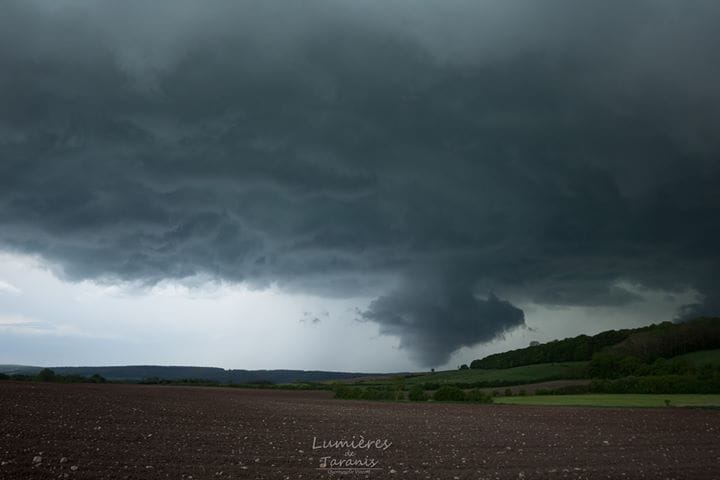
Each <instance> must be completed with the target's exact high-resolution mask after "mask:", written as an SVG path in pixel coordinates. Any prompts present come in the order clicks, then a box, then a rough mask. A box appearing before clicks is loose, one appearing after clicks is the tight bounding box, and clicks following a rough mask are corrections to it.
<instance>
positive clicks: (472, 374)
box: [368, 362, 587, 385]
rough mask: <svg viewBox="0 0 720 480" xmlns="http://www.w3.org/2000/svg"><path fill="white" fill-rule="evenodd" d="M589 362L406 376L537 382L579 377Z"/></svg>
mask: <svg viewBox="0 0 720 480" xmlns="http://www.w3.org/2000/svg"><path fill="white" fill-rule="evenodd" d="M586 364H587V362H561V363H541V364H537V365H525V366H522V367H515V368H507V369H501V370H485V369H467V370H447V371H442V372H435V373H431V374H427V375H418V376H416V377H411V378H406V379H405V384H406V385H415V384H420V383H440V384H442V383H455V382H463V383H471V382H491V381H508V382H535V381H541V380H545V379H548V378H579V376H578V374H577V373H576V372H579V371H580V370H581V369H582V367H583V366H585V365H586ZM393 381H396V380H387V381H382V380H380V381H377V380H376V381H372V382H368V383H377V384H383V383H392V382H393Z"/></svg>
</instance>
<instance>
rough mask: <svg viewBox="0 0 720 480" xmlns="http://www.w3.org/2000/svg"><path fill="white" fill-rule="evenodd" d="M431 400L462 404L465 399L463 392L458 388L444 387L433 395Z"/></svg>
mask: <svg viewBox="0 0 720 480" xmlns="http://www.w3.org/2000/svg"><path fill="white" fill-rule="evenodd" d="M433 400H435V401H438V402H463V401H465V400H466V398H465V392H463V391H462V390H460V389H459V388H458V387H455V386H452V385H445V386H443V387H440V388H439V389H438V390H437V391H436V392H435V393H434V394H433Z"/></svg>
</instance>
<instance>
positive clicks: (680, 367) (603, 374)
mask: <svg viewBox="0 0 720 480" xmlns="http://www.w3.org/2000/svg"><path fill="white" fill-rule="evenodd" d="M694 371H695V367H694V366H693V365H691V364H689V363H688V362H686V361H684V360H674V359H669V360H667V359H664V358H658V359H656V360H655V361H654V362H652V363H642V362H641V361H640V360H638V359H637V358H636V357H621V356H619V355H617V354H613V353H599V354H597V355H595V356H594V357H593V359H592V360H591V361H590V364H589V365H588V374H589V375H590V377H591V378H605V379H607V378H622V377H628V376H638V377H646V376H652V375H682V374H686V373H693V372H694Z"/></svg>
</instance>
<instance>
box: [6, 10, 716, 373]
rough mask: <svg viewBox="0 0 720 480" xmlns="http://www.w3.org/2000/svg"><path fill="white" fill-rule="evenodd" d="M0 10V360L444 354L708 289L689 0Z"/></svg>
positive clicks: (710, 67)
mask: <svg viewBox="0 0 720 480" xmlns="http://www.w3.org/2000/svg"><path fill="white" fill-rule="evenodd" d="M0 8H2V15H0V363H19V364H31V365H122V364H160V365H205V366H220V367H225V368H248V369H260V368H299V369H322V370H336V371H339V370H344V371H367V372H389V371H409V370H418V369H428V368H456V367H457V366H458V365H460V364H462V363H469V362H470V361H472V360H473V359H475V358H480V357H482V356H484V355H487V354H490V353H496V352H500V351H504V350H507V349H511V348H520V347H523V346H526V345H527V344H528V343H529V342H530V341H550V340H552V339H555V338H565V337H568V336H574V335H578V334H582V333H586V334H591V333H597V332H600V331H603V330H607V329H611V328H625V327H633V326H640V325H645V324H648V323H654V322H661V321H668V320H670V321H682V320H684V319H688V318H693V317H696V316H700V315H718V314H719V312H720V297H719V296H718V291H720V289H719V288H718V287H719V286H720V285H719V283H720V281H718V276H717V274H716V272H718V271H720V268H718V267H720V265H719V263H720V247H718V245H720V242H718V237H719V236H720V222H719V221H718V218H720V215H719V214H720V188H718V185H719V184H720V156H719V154H720V136H718V135H717V132H718V131H720V83H718V82H717V78H720V61H718V58H717V51H718V48H719V47H720V34H719V33H718V32H717V28H716V25H717V23H718V21H720V4H718V3H717V2H715V1H714V0H712V1H711V0H698V1H695V2H680V1H669V0H636V1H632V2H628V1H626V0H625V1H615V0H610V1H607V2H595V3H593V4H588V3H586V2H577V1H573V0H548V1H544V2H537V1H534V0H532V1H531V0H517V1H513V2H507V1H504V0H503V1H500V0H472V1H470V0H446V1H443V2H430V1H410V0H383V1H379V0H367V1H363V2H359V1H357V0H355V1H350V0H332V1H331V0H322V1H321V0H307V1H303V2H295V1H290V0H277V1H273V2H260V1H229V0H228V1H220V0H211V1H207V2H191V1H185V0H173V1H169V0H166V1H163V0H160V1H156V2H151V3H149V2H140V1H132V0H131V1H127V2H113V1H110V0H74V1H71V0H64V1H49V0H48V1H40V0H8V1H5V2H3V4H2V7H0Z"/></svg>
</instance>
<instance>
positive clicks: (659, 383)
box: [590, 373, 720, 393]
mask: <svg viewBox="0 0 720 480" xmlns="http://www.w3.org/2000/svg"><path fill="white" fill-rule="evenodd" d="M590 390H591V391H593V392H597V393H720V374H717V373H715V374H714V375H711V376H706V377H701V376H699V375H695V374H688V375H656V376H648V377H634V376H630V377H623V378H618V379H615V380H594V381H593V382H592V384H591V385H590Z"/></svg>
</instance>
